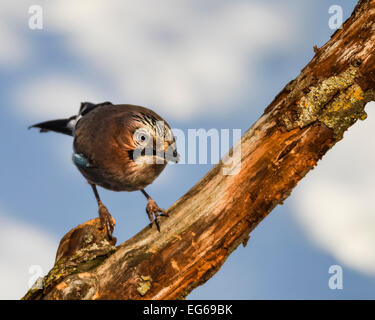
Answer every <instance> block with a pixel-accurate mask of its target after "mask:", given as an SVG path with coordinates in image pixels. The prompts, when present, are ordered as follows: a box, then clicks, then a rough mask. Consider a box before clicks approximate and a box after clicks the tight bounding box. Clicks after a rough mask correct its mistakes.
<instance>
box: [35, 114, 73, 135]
mask: <svg viewBox="0 0 375 320" xmlns="http://www.w3.org/2000/svg"><path fill="white" fill-rule="evenodd" d="M76 118H77V116H73V117H70V118H68V119H58V120H51V121H46V122H41V123H37V124H34V125H32V126H30V127H29V129H31V128H39V129H40V132H48V131H55V132H58V133H63V134H67V135H69V136H72V135H73V128H74V124H75V119H76Z"/></svg>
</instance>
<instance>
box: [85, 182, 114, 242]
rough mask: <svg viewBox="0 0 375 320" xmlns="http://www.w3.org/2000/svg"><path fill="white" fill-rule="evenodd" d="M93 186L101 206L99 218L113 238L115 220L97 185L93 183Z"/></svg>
mask: <svg viewBox="0 0 375 320" xmlns="http://www.w3.org/2000/svg"><path fill="white" fill-rule="evenodd" d="M90 185H91V188H92V190H93V191H94V194H95V198H96V201H97V202H98V207H99V218H100V222H101V224H102V228H106V229H107V234H108V238H109V239H110V240H111V239H112V233H113V230H114V228H115V224H114V220H113V218H112V216H111V214H110V213H109V211H108V209H107V208H106V207H105V205H103V203H102V201H101V200H100V197H99V193H98V190H96V185H95V184H91V183H90Z"/></svg>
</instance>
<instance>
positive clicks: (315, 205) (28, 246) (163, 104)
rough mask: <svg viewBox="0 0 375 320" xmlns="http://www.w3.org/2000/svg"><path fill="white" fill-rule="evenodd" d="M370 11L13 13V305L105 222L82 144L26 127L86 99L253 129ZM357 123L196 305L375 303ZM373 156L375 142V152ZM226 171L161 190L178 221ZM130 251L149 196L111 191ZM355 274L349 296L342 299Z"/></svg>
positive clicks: (7, 278) (185, 170)
mask: <svg viewBox="0 0 375 320" xmlns="http://www.w3.org/2000/svg"><path fill="white" fill-rule="evenodd" d="M355 3H356V1H349V0H348V1H323V0H321V1H314V2H312V1H297V0H286V1H268V2H267V4H265V3H263V2H262V1H245V0H243V1H224V0H221V1H205V2H204V3H201V2H200V1H195V0H190V1H180V2H178V4H177V2H175V1H169V0H168V1H162V2H160V3H159V5H158V6H155V5H154V4H153V3H152V2H151V1H137V2H136V3H135V2H134V1H106V2H101V1H80V2H79V4H77V2H74V1H49V2H47V1H39V3H38V4H40V5H41V6H42V8H43V17H44V21H43V22H44V25H43V30H30V29H29V28H28V18H29V14H28V8H29V6H30V5H31V4H37V3H35V1H26V0H25V1H20V2H19V3H17V5H15V4H14V2H12V1H10V0H7V1H3V2H2V3H1V4H0V25H1V26H2V27H1V29H0V38H2V39H3V43H5V41H6V43H7V46H3V47H2V48H0V99H1V105H2V107H1V111H2V114H1V117H0V137H1V138H0V139H1V145H2V155H3V156H2V157H1V158H0V163H1V165H0V177H1V179H2V183H1V184H0V219H1V220H2V224H1V225H0V239H1V240H2V241H0V255H1V259H0V298H2V299H6V298H11V299H17V298H19V297H21V296H22V295H23V293H24V292H25V291H26V290H27V285H28V283H29V280H30V278H31V277H33V276H34V275H35V274H30V273H29V271H30V266H32V265H39V266H41V269H42V270H43V272H44V273H45V272H47V271H48V270H49V268H50V266H51V265H52V263H53V259H54V255H55V252H56V249H57V245H58V242H59V239H61V237H62V236H63V235H64V234H65V233H66V232H67V231H69V230H70V229H71V228H72V227H74V226H76V225H78V224H80V223H82V222H83V221H86V220H88V219H90V218H92V217H95V216H96V215H97V207H96V202H95V200H94V196H93V194H92V191H91V189H90V188H89V186H88V185H87V183H86V182H85V181H84V179H83V177H82V176H81V175H80V174H79V172H78V171H77V170H76V168H75V167H74V166H73V165H72V163H71V142H72V141H71V138H70V137H67V136H62V135H58V134H54V133H50V134H43V135H42V134H39V133H38V132H37V131H36V130H34V131H29V130H27V129H26V128H27V127H28V126H29V125H30V124H32V123H34V122H37V121H42V120H49V119H53V118H55V117H56V118H58V117H65V116H70V115H73V114H74V113H75V112H77V110H78V108H79V103H80V102H81V101H86V100H89V101H93V102H101V101H106V100H110V101H113V102H114V103H133V104H140V105H145V106H148V107H151V108H153V109H154V110H155V111H156V112H158V113H159V114H160V115H162V116H163V117H164V118H165V119H167V121H168V122H169V124H170V125H171V127H172V128H179V129H183V130H185V131H186V130H187V129H188V128H197V129H198V128H205V129H210V128H217V129H221V128H239V129H242V131H243V132H244V131H245V130H247V129H248V128H249V127H250V125H251V124H252V123H253V122H254V121H255V120H256V119H257V118H258V117H259V116H260V115H261V114H262V112H263V110H264V108H265V107H266V106H267V105H268V104H269V103H270V102H271V101H272V100H273V98H274V96H275V95H276V94H277V93H278V92H279V91H280V90H281V89H282V88H283V87H284V85H285V84H287V83H288V82H289V81H290V80H291V79H293V78H295V77H296V76H297V75H298V73H299V71H300V70H301V69H302V68H303V67H304V66H305V64H306V63H307V62H308V61H309V60H310V59H311V58H312V57H313V54H314V53H313V45H314V44H316V45H318V46H321V45H322V44H324V43H325V42H326V41H327V40H328V39H329V37H330V35H331V34H332V33H333V32H334V31H333V30H330V28H329V27H328V19H329V14H328V8H329V7H330V5H332V4H339V5H341V6H342V8H343V13H344V19H346V18H347V17H348V16H349V15H350V14H351V12H352V9H353V8H354V5H355ZM367 110H368V113H369V118H368V119H367V120H366V121H364V122H361V123H358V124H356V126H355V127H354V128H352V129H351V130H350V131H349V132H347V133H346V136H345V139H344V140H343V141H342V142H340V143H339V144H338V145H337V146H336V147H335V148H334V149H333V150H332V151H330V152H329V153H328V154H327V156H326V157H325V158H324V159H323V160H322V161H321V162H320V163H319V165H318V167H317V168H316V169H314V170H313V172H311V173H310V174H309V175H308V176H307V177H306V178H305V179H304V180H303V181H302V182H301V183H300V184H299V185H298V187H297V188H296V190H295V191H293V193H292V196H291V197H290V198H289V199H288V200H287V201H286V202H285V204H284V205H283V206H278V207H277V208H276V209H275V210H274V211H273V212H272V213H271V214H270V215H269V216H268V217H267V218H266V219H265V220H264V221H263V222H262V223H261V224H260V225H259V226H258V227H257V228H256V229H255V230H254V231H253V232H252V234H251V239H250V241H249V243H248V245H247V247H246V248H243V247H239V248H238V249H237V250H236V251H235V252H234V253H233V254H232V255H231V256H230V257H229V259H228V261H227V262H226V263H225V264H224V266H223V267H222V269H221V270H220V271H219V272H218V273H217V274H216V275H215V276H214V277H213V278H212V279H210V280H209V281H208V282H207V283H206V284H205V285H203V286H201V287H199V288H197V289H196V290H195V291H193V293H191V295H190V296H189V297H188V298H190V299H289V298H297V299H349V298H358V299H359V298H361V299H370V298H375V256H374V254H375V253H374V252H373V251H374V250H373V247H374V244H375V236H374V234H375V232H374V230H375V218H374V217H375V212H374V209H373V205H372V202H371V199H372V195H373V194H374V193H373V192H374V191H375V190H374V184H373V181H375V177H374V173H373V172H372V171H373V169H372V168H373V165H372V164H373V161H374V160H375V152H374V150H375V148H369V147H368V146H367V147H366V148H362V145H363V143H362V141H364V139H367V140H368V137H369V136H371V135H373V129H372V128H373V127H374V126H373V124H372V123H371V121H373V120H372V119H373V118H375V113H374V112H372V111H371V110H369V107H367ZM367 140H366V144H370V145H371V143H373V142H371V141H367ZM210 168H211V165H174V166H168V167H167V168H166V170H165V171H164V172H163V173H162V175H161V176H160V177H159V178H158V179H157V180H156V181H155V182H154V183H153V184H152V185H151V186H150V187H149V188H148V189H147V190H148V192H149V193H150V194H151V195H152V197H153V198H154V199H155V200H156V201H157V202H158V204H159V205H160V206H161V207H164V208H167V207H169V206H170V205H171V204H172V203H174V202H175V201H176V200H177V199H178V198H179V197H181V196H182V195H183V194H184V193H185V192H187V191H188V190H189V189H190V188H191V187H192V186H193V185H194V184H195V183H196V182H197V181H198V180H199V179H200V178H201V177H202V176H203V175H204V174H205V173H206V172H207V171H208V170H209V169H210ZM99 192H100V194H101V197H102V200H103V202H104V203H105V204H106V205H107V207H108V208H109V209H110V212H111V213H112V215H113V216H114V217H115V219H116V222H117V226H116V230H115V236H116V237H117V238H118V241H119V242H118V243H120V242H122V241H124V240H126V239H128V238H129V237H131V236H132V235H134V234H135V233H136V232H138V231H139V230H140V229H141V228H143V227H144V226H145V224H146V223H147V216H146V214H145V212H144V208H145V204H146V203H145V199H144V197H143V195H142V194H141V193H140V192H132V193H125V192H124V193H116V192H110V191H107V190H103V189H100V190H99ZM335 264H338V265H340V266H342V267H343V272H344V289H343V290H331V289H329V288H328V279H329V277H330V275H329V274H328V268H329V267H330V266H331V265H335Z"/></svg>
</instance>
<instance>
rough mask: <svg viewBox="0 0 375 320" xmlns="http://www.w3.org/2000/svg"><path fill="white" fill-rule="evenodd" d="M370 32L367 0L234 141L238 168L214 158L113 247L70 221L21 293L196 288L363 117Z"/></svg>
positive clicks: (91, 225)
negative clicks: (153, 222)
mask: <svg viewBox="0 0 375 320" xmlns="http://www.w3.org/2000/svg"><path fill="white" fill-rule="evenodd" d="M374 34H375V0H361V1H359V3H358V4H357V6H356V8H355V10H354V12H353V13H352V15H351V17H350V18H349V19H348V20H347V21H346V22H345V24H344V25H343V28H342V29H339V30H338V31H337V32H335V34H334V35H333V36H332V37H331V39H330V41H328V42H327V43H326V44H325V45H324V46H323V47H322V48H317V47H315V50H314V51H315V56H314V58H313V59H312V60H311V61H310V63H309V64H308V65H307V66H306V67H305V68H304V69H303V70H302V71H301V74H300V75H299V76H298V77H297V78H296V79H295V80H293V81H291V82H290V83H289V84H288V85H287V86H286V87H285V88H284V89H283V90H282V91H281V92H280V93H279V94H278V95H277V97H276V98H275V99H274V101H273V102H272V103H271V104H270V105H269V106H268V107H267V108H266V109H265V112H264V114H263V115H262V117H261V118H260V119H259V120H258V121H257V122H256V123H255V124H254V125H253V126H252V127H251V128H250V129H249V130H248V131H247V132H246V133H245V134H244V136H243V137H242V139H241V141H240V142H238V143H237V144H236V145H235V146H234V148H235V150H241V162H240V163H237V164H236V166H237V167H236V168H235V169H239V168H240V172H239V173H238V174H236V175H225V174H223V169H228V165H225V164H224V162H223V161H222V162H220V163H219V164H218V165H216V166H215V167H214V168H213V169H212V170H211V171H210V172H209V173H208V174H207V175H206V176H205V177H204V178H202V179H201V181H199V182H198V183H197V184H196V185H195V186H194V187H193V188H192V189H191V190H190V191H189V192H188V193H186V194H185V195H184V196H183V197H182V198H181V199H179V200H178V201H177V202H176V203H175V204H174V205H172V206H171V207H170V208H169V209H168V213H169V215H170V217H169V218H167V219H163V221H162V231H161V232H160V233H159V232H157V231H156V229H155V228H152V229H151V228H149V227H146V228H145V229H144V230H142V231H141V232H140V233H138V234H137V235H135V236H134V237H133V238H131V239H129V240H127V241H126V242H124V243H123V244H121V245H120V246H118V247H117V248H116V247H114V243H110V242H108V240H107V239H106V236H105V233H104V232H103V231H100V230H99V229H98V227H99V222H98V219H93V220H90V221H89V222H86V223H84V224H83V225H81V226H78V227H77V228H75V229H73V230H72V231H70V232H69V233H68V234H67V235H66V236H65V237H64V238H63V239H62V241H61V243H60V247H59V250H58V253H57V257H56V261H57V262H56V264H55V267H54V268H53V269H52V270H51V271H50V273H49V274H48V275H47V276H46V277H45V278H44V279H43V281H42V283H43V288H39V289H38V288H36V287H34V288H33V289H31V290H30V291H29V292H28V293H27V294H26V296H25V297H24V299H181V298H184V297H185V296H186V295H187V294H189V292H191V291H192V290H193V289H194V288H195V287H197V286H198V285H201V284H203V283H204V282H205V281H206V280H208V279H209V278H210V277H212V276H213V275H214V274H215V273H216V272H217V271H218V270H219V268H220V267H221V265H222V264H223V263H224V262H225V260H226V258H227V257H228V256H229V255H230V253H231V252H233V250H235V249H236V248H237V247H238V245H239V244H240V243H244V245H245V244H246V242H247V239H248V238H249V233H250V232H251V231H252V230H253V229H254V228H255V227H256V226H257V225H258V223H259V222H260V221H262V219H263V218H264V217H265V216H267V215H268V213H269V212H270V211H271V210H272V209H273V208H274V207H275V206H276V205H277V204H280V203H282V202H283V200H284V199H286V198H287V197H288V196H289V194H290V192H291V190H292V189H293V188H294V187H295V186H296V184H297V182H298V181H299V180H300V179H302V178H303V177H304V176H305V175H306V174H307V172H309V171H310V170H311V169H312V168H313V167H314V166H315V165H316V163H317V161H318V160H319V159H321V158H322V156H323V155H324V154H325V153H326V152H327V151H328V150H329V149H330V148H331V147H332V146H333V145H334V144H335V143H336V142H337V141H339V140H341V139H342V138H343V134H344V132H345V130H346V129H347V128H349V127H350V126H351V125H353V124H354V123H355V122H356V121H357V120H358V119H361V120H363V119H365V118H366V113H365V111H364V107H365V104H366V103H367V102H369V101H371V100H374V97H375V68H374V62H375V35H374ZM236 148H237V149H236ZM231 152H233V150H232V151H231ZM239 166H240V167H239Z"/></svg>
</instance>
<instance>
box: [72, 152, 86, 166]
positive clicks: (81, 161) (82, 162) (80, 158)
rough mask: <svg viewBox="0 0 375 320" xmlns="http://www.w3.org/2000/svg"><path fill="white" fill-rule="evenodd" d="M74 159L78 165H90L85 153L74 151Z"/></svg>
mask: <svg viewBox="0 0 375 320" xmlns="http://www.w3.org/2000/svg"><path fill="white" fill-rule="evenodd" d="M72 159H73V162H74V164H75V165H76V166H77V167H80V168H88V167H90V163H89V162H88V160H87V159H86V158H85V156H84V155H83V154H79V153H73V157H72Z"/></svg>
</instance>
